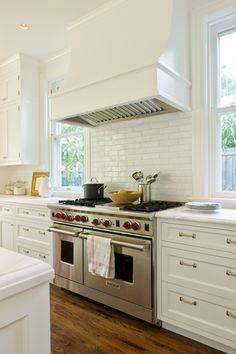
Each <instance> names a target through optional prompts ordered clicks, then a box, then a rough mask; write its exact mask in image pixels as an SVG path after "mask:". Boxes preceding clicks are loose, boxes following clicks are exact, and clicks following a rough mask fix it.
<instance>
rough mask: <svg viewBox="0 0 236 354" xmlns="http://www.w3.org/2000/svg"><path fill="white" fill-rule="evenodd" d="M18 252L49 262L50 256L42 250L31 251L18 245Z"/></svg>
mask: <svg viewBox="0 0 236 354" xmlns="http://www.w3.org/2000/svg"><path fill="white" fill-rule="evenodd" d="M18 252H19V253H21V254H25V255H27V256H30V257H33V258H37V259H40V260H41V261H44V262H49V260H50V256H49V254H46V253H43V252H38V251H33V250H31V249H29V248H27V247H18Z"/></svg>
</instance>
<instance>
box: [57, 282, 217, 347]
mask: <svg viewBox="0 0 236 354" xmlns="http://www.w3.org/2000/svg"><path fill="white" fill-rule="evenodd" d="M51 330H52V354H141V353H145V354H150V353H152V354H220V353H222V352H220V351H217V350H214V349H211V348H209V347H206V346H204V345H202V344H200V343H197V342H194V341H192V340H190V339H187V338H185V337H182V336H179V335H177V334H175V333H172V332H170V331H167V330H165V329H160V328H157V327H155V326H153V325H151V324H149V323H146V322H144V321H141V320H138V319H136V318H134V317H131V316H128V315H126V314H123V313H121V312H119V311H116V310H113V309H111V308H109V307H107V306H104V305H101V304H99V303H96V302H94V301H91V300H88V299H86V298H83V297H81V296H79V295H76V294H73V293H71V292H69V291H66V290H63V289H60V288H58V287H56V286H54V285H52V286H51Z"/></svg>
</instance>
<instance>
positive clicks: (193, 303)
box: [179, 296, 197, 306]
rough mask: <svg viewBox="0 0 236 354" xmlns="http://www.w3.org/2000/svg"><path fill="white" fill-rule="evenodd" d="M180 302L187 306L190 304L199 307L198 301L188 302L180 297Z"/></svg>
mask: <svg viewBox="0 0 236 354" xmlns="http://www.w3.org/2000/svg"><path fill="white" fill-rule="evenodd" d="M179 301H182V302H184V303H185V304H188V305H193V306H197V301H191V300H187V299H185V298H184V297H182V296H180V298H179Z"/></svg>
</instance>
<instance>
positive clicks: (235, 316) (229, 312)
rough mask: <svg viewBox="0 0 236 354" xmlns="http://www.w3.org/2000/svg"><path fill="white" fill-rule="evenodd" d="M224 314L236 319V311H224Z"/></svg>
mask: <svg viewBox="0 0 236 354" xmlns="http://www.w3.org/2000/svg"><path fill="white" fill-rule="evenodd" d="M226 316H228V317H231V318H235V319H236V313H235V314H234V313H232V312H231V311H226Z"/></svg>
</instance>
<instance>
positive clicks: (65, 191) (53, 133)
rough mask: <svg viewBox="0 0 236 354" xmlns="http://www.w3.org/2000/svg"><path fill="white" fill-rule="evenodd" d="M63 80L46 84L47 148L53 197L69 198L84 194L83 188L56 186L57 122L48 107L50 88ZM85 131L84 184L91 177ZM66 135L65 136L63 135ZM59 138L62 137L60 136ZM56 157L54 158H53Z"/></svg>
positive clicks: (87, 132) (87, 129)
mask: <svg viewBox="0 0 236 354" xmlns="http://www.w3.org/2000/svg"><path fill="white" fill-rule="evenodd" d="M62 80H63V78H62V77H60V78H58V79H55V80H50V81H49V82H48V97H47V100H48V126H49V128H48V129H49V132H50V134H49V136H50V139H49V148H50V153H49V156H50V175H51V179H52V187H53V191H54V195H58V196H59V195H61V196H69V195H70V194H72V195H74V194H75V193H79V194H80V193H82V194H83V192H84V190H83V186H79V187H75V186H67V187H63V186H60V185H58V177H57V174H58V173H57V170H58V169H57V165H56V163H57V161H58V156H56V155H57V154H58V151H59V149H58V146H57V145H56V143H55V141H58V138H57V136H58V132H57V123H58V122H59V121H54V120H51V119H50V112H51V106H50V94H52V91H51V88H52V86H53V85H54V86H56V84H57V83H60V82H62ZM84 129H85V136H84V139H85V146H84V150H85V151H84V182H85V181H86V180H90V175H91V172H90V171H91V164H90V161H91V153H90V151H91V149H90V129H89V128H88V127H84ZM65 135H67V134H65ZM70 135H76V133H72V134H70ZM60 136H61V137H62V136H63V135H60ZM55 156H56V158H55Z"/></svg>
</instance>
